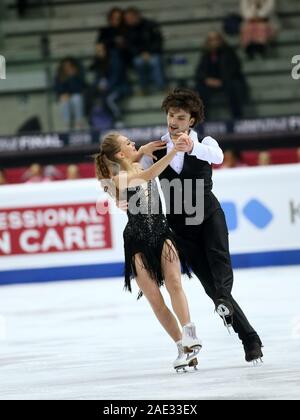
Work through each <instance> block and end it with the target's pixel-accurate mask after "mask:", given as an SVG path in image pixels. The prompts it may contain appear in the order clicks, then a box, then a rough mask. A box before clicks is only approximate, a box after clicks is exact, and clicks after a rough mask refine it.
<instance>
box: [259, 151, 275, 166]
mask: <svg viewBox="0 0 300 420" xmlns="http://www.w3.org/2000/svg"><path fill="white" fill-rule="evenodd" d="M271 164H272V162H271V154H270V152H268V151H263V152H259V154H258V157H257V165H258V166H269V165H271Z"/></svg>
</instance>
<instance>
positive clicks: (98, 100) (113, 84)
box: [88, 44, 130, 129]
mask: <svg viewBox="0 0 300 420" xmlns="http://www.w3.org/2000/svg"><path fill="white" fill-rule="evenodd" d="M114 63H115V60H114V59H112V55H111V53H108V51H107V47H106V46H105V45H104V44H97V46H96V56H95V58H94V62H93V64H92V65H91V67H90V70H92V71H93V72H94V73H95V78H94V83H93V85H92V87H91V88H90V89H89V94H88V109H89V110H88V113H89V115H90V117H91V118H90V119H91V125H92V126H93V127H94V128H98V129H106V128H111V126H112V120H111V117H112V118H113V120H114V122H115V125H117V124H120V120H121V118H122V111H121V108H120V105H119V102H120V100H121V99H122V98H123V97H125V96H126V95H128V94H129V93H130V87H129V83H128V80H127V74H126V71H125V69H124V68H123V67H122V66H121V67H120V66H119V67H118V66H115V65H114ZM99 108H100V109H102V118H104V120H105V121H106V120H107V118H105V113H106V110H108V111H109V113H110V116H109V117H108V119H109V121H108V123H107V124H106V122H105V121H104V123H103V121H102V124H101V117H100V116H99V114H98V113H99ZM97 115H98V118H97ZM99 118H100V120H99ZM97 121H98V122H97ZM103 125H104V127H103Z"/></svg>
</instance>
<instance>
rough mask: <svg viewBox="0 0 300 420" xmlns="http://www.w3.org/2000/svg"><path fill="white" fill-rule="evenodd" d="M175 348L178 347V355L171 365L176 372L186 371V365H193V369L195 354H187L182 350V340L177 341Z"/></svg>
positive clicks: (195, 364)
mask: <svg viewBox="0 0 300 420" xmlns="http://www.w3.org/2000/svg"><path fill="white" fill-rule="evenodd" d="M177 349H178V357H177V359H176V360H175V361H174V363H173V367H174V369H175V370H176V372H177V373H179V372H181V371H182V372H187V370H186V368H188V367H194V369H195V370H196V369H197V365H198V360H197V357H196V356H193V357H191V356H188V357H187V355H186V353H185V352H184V348H183V345H182V342H181V341H179V342H178V343H177Z"/></svg>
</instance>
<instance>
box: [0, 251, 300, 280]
mask: <svg viewBox="0 0 300 420" xmlns="http://www.w3.org/2000/svg"><path fill="white" fill-rule="evenodd" d="M232 264H233V268H234V269H243V268H259V267H280V266H286V265H300V249H299V250H293V251H279V252H260V253H252V254H239V255H238V254H237V255H232ZM123 275H124V263H113V264H92V265H85V266H69V267H51V268H49V267H47V268H39V269H29V270H9V271H0V284H1V285H9V284H25V283H46V282H54V281H71V280H88V279H96V280H103V279H110V278H119V277H123Z"/></svg>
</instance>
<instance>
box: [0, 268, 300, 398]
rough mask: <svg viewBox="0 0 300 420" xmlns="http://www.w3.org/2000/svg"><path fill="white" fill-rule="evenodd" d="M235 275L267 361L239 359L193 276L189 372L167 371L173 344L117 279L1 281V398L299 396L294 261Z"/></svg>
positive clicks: (299, 289)
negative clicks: (195, 350) (195, 357)
mask: <svg viewBox="0 0 300 420" xmlns="http://www.w3.org/2000/svg"><path fill="white" fill-rule="evenodd" d="M235 277H236V282H235V289H234V296H235V297H236V299H237V300H238V302H239V303H240V304H241V306H242V307H243V309H244V310H245V312H246V314H247V315H248V317H249V319H250V320H251V322H252V323H253V325H254V326H255V328H256V329H257V331H258V332H259V333H260V334H261V337H262V339H263V342H264V345H265V348H264V353H265V358H264V364H263V365H259V366H257V367H253V366H252V365H248V364H246V363H245V362H244V353H243V349H242V346H241V344H240V343H239V340H238V338H237V336H235V335H233V336H229V335H228V333H227V331H226V329H225V328H224V327H223V325H222V321H221V320H219V318H218V317H217V315H215V314H214V308H213V305H212V303H211V301H210V300H209V298H208V297H207V296H206V295H205V294H204V292H203V289H202V287H201V286H200V283H199V282H198V280H197V279H193V280H188V279H185V280H184V287H185V290H186V292H187V295H188V298H189V301H190V307H191V312H192V318H193V320H194V322H195V323H196V325H197V328H198V335H199V336H200V337H201V339H202V340H203V343H204V348H203V350H202V352H201V354H200V357H199V362H200V364H199V370H198V371H195V372H194V371H190V372H188V373H186V374H176V372H175V371H174V370H173V368H172V362H173V360H174V359H175V357H176V348H175V345H174V344H173V343H172V341H171V340H170V339H169V337H168V336H167V335H166V334H165V332H164V331H163V329H162V328H161V327H160V325H159V323H158V321H157V320H156V319H155V318H154V316H153V314H152V312H151V311H150V308H149V307H148V303H147V302H146V300H145V299H144V298H143V299H142V300H140V301H139V302H136V293H137V289H135V293H134V294H133V295H130V294H129V293H125V292H123V290H122V288H123V284H122V279H119V280H93V281H80V282H63V283H50V284H36V285H24V286H10V287H1V288H0V314H1V319H0V321H1V325H0V330H1V331H0V333H1V338H0V339H1V341H0V357H1V362H0V363H1V368H0V369H1V372H0V377H1V381H0V398H1V399H124V400H127V399H138V400H140V399H169V400H183V399H194V400H198V399H299V397H300V304H299V303H300V267H287V268H269V269H252V270H240V271H236V276H235ZM164 295H166V294H165V292H164ZM168 302H169V300H168Z"/></svg>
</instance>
